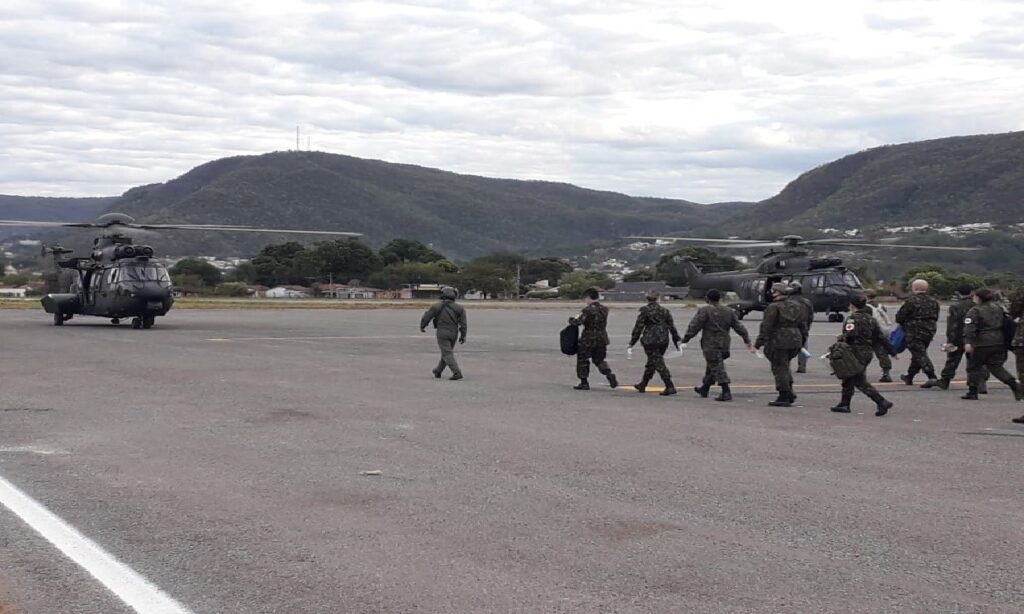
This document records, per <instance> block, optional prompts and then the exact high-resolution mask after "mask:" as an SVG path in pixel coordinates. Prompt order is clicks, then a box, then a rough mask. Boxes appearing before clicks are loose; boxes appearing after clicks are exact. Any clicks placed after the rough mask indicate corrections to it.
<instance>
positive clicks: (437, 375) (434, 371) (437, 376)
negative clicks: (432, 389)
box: [430, 369, 441, 379]
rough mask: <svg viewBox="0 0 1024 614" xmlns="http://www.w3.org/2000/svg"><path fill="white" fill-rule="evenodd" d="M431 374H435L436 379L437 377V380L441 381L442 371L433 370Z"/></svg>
mask: <svg viewBox="0 0 1024 614" xmlns="http://www.w3.org/2000/svg"><path fill="white" fill-rule="evenodd" d="M430 372H431V373H433V374H434V377H436V378H437V379H441V372H440V371H438V370H436V369H431V370H430Z"/></svg>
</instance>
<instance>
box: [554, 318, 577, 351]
mask: <svg viewBox="0 0 1024 614" xmlns="http://www.w3.org/2000/svg"><path fill="white" fill-rule="evenodd" d="M559 341H560V342H561V344H562V353H563V354H565V355H566V356H575V355H576V353H577V352H579V350H580V327H579V326H577V325H575V324H570V325H568V326H566V327H565V328H563V329H562V332H561V333H559Z"/></svg>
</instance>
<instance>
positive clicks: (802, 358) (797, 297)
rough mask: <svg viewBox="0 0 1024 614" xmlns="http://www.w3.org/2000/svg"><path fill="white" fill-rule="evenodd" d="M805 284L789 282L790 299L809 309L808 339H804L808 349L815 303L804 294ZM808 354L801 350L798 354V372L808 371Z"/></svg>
mask: <svg viewBox="0 0 1024 614" xmlns="http://www.w3.org/2000/svg"><path fill="white" fill-rule="evenodd" d="M803 293H804V286H803V284H801V283H800V282H798V281H793V282H790V284H789V299H790V300H792V301H795V302H797V303H800V305H801V306H803V308H804V310H805V311H807V339H805V340H804V347H803V349H805V350H806V349H807V344H808V343H809V342H810V339H811V325H812V324H814V303H812V302H811V299H809V298H807V297H806V296H804V294H803ZM807 359H808V357H807V355H806V354H804V353H803V352H800V353H799V354H797V355H796V372H797V373H807Z"/></svg>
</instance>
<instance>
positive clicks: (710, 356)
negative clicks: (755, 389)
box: [704, 350, 732, 388]
mask: <svg viewBox="0 0 1024 614" xmlns="http://www.w3.org/2000/svg"><path fill="white" fill-rule="evenodd" d="M728 358H729V350H704V362H705V363H706V365H707V366H705V367H704V386H705V387H708V388H710V387H711V386H713V385H715V384H718V385H719V386H721V385H722V384H730V383H732V382H731V380H730V379H729V374H728V373H726V372H725V361H726V359H728Z"/></svg>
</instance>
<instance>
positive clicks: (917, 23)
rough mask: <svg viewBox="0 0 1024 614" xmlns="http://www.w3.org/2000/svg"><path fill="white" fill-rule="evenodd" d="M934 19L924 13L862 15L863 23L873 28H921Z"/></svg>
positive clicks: (928, 24) (931, 22) (927, 25)
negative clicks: (896, 15) (902, 15)
mask: <svg viewBox="0 0 1024 614" xmlns="http://www.w3.org/2000/svg"><path fill="white" fill-rule="evenodd" d="M933 23H935V22H934V20H933V19H932V18H931V17H928V16H926V15H914V16H911V17H890V16H888V15H880V14H878V13H868V14H867V15H865V16H864V24H865V25H867V26H868V27H869V28H874V29H875V30H921V29H924V28H927V27H929V26H931V25H932V24H933Z"/></svg>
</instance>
